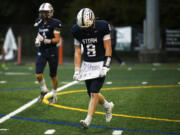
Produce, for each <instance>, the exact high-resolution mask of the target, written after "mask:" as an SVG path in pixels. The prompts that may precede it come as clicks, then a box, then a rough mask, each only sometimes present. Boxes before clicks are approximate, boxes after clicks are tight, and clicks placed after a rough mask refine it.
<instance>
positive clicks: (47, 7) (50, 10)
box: [39, 3, 54, 18]
mask: <svg viewBox="0 0 180 135" xmlns="http://www.w3.org/2000/svg"><path fill="white" fill-rule="evenodd" d="M43 11H47V12H48V18H51V17H52V16H53V13H54V9H53V7H52V5H51V4H50V3H43V4H41V6H40V7H39V12H40V16H41V12H43Z"/></svg>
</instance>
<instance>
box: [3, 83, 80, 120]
mask: <svg viewBox="0 0 180 135" xmlns="http://www.w3.org/2000/svg"><path fill="white" fill-rule="evenodd" d="M76 83H78V81H72V82H70V83H68V84H66V85H63V86H61V87H59V88H58V89H57V92H59V91H61V90H63V89H65V88H67V87H70V86H72V85H74V84H76ZM46 95H47V96H48V97H49V96H52V92H49V93H47V94H46ZM45 97H46V96H45ZM38 99H39V97H37V98H35V99H33V100H31V101H30V102H28V103H26V104H25V105H23V106H21V107H19V108H18V109H17V110H15V111H13V112H11V113H9V114H8V115H5V116H4V117H2V118H0V124H1V123H3V122H5V121H6V120H8V119H9V118H11V117H12V116H14V115H16V114H18V113H20V112H22V111H24V110H25V109H27V108H29V107H30V106H32V105H33V104H35V103H36V102H38Z"/></svg>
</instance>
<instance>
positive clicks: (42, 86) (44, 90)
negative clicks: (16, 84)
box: [39, 78, 48, 92]
mask: <svg viewBox="0 0 180 135" xmlns="http://www.w3.org/2000/svg"><path fill="white" fill-rule="evenodd" d="M39 84H40V87H41V90H42V91H43V92H48V88H47V86H46V82H45V80H44V78H43V80H42V81H40V82H39Z"/></svg>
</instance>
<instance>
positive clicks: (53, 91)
mask: <svg viewBox="0 0 180 135" xmlns="http://www.w3.org/2000/svg"><path fill="white" fill-rule="evenodd" d="M56 93H57V91H56V90H54V89H53V90H52V95H53V97H55V96H56Z"/></svg>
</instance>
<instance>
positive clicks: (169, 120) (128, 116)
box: [43, 85, 180, 123]
mask: <svg viewBox="0 0 180 135" xmlns="http://www.w3.org/2000/svg"><path fill="white" fill-rule="evenodd" d="M170 87H180V85H149V86H128V87H111V88H102V90H103V91H111V90H127V89H129V90H133V89H144V88H170ZM79 92H86V90H85V89H82V90H72V91H64V92H60V93H57V94H58V95H65V94H71V93H79ZM48 98H49V97H48V96H47V97H46V98H45V99H44V100H43V102H44V103H45V104H48V105H50V106H54V107H57V108H61V109H67V110H73V111H80V112H88V110H87V109H81V108H75V107H69V106H63V105H60V104H49V101H48ZM95 113H96V114H101V115H105V113H104V112H95ZM112 115H113V116H117V117H125V118H135V119H145V120H156V121H165V122H178V123H179V122H180V120H172V119H166V118H153V117H143V116H131V115H125V114H112Z"/></svg>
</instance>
